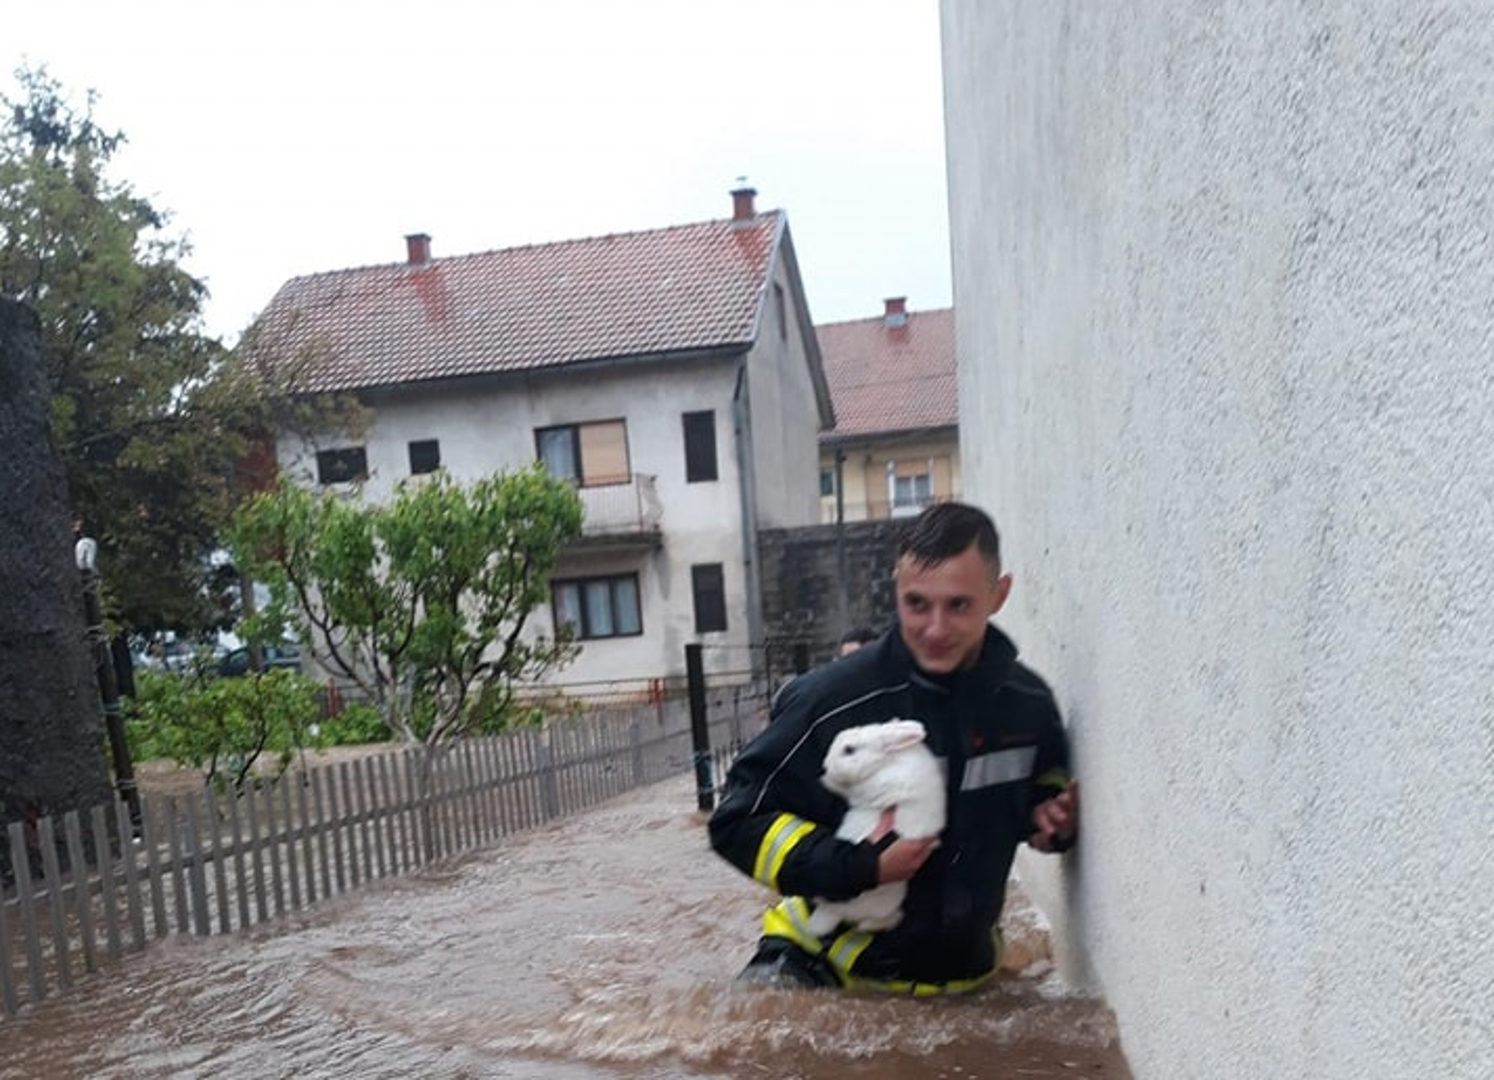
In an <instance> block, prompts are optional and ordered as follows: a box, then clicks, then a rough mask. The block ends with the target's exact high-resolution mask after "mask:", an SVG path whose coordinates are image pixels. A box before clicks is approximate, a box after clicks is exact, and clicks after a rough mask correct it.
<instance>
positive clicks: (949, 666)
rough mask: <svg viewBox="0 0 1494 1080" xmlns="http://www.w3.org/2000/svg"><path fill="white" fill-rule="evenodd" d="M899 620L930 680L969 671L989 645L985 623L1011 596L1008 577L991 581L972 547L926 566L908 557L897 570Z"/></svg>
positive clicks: (985, 565)
mask: <svg viewBox="0 0 1494 1080" xmlns="http://www.w3.org/2000/svg"><path fill="white" fill-rule="evenodd" d="M892 578H893V584H894V585H895V586H896V588H897V617H898V624H899V626H900V628H901V632H902V635H903V642H904V644H906V645H907V646H908V651H909V652H911V653H912V654H913V660H914V662H916V663H917V664H918V666H919V667H920V668H922V669H923V670H924V671H926V672H928V673H929V674H930V675H947V674H949V673H950V672H952V671H959V670H960V669H962V668H967V667H970V666H971V665H972V664H974V663H975V661H976V658H977V657H979V656H980V649H981V645H982V644H983V643H984V642H985V636H986V620H987V619H989V618H990V617H991V616H992V615H994V614H996V612H998V611H1000V610H1001V605H1002V604H1004V603H1006V597H1007V593H1008V592H1010V591H1011V587H1012V579H1011V575H1010V574H1002V575H1001V576H1000V577H993V576H992V573H991V568H990V566H988V565H987V563H986V561H985V559H983V558H982V557H981V554H980V552H979V551H977V550H976V549H975V546H974V545H973V544H972V545H971V546H970V547H968V548H966V549H965V550H964V551H962V552H960V553H959V554H958V555H955V556H952V557H951V558H948V559H945V560H944V561H943V562H941V563H935V564H934V565H932V566H927V565H923V564H920V563H918V562H916V561H914V560H913V559H912V558H911V557H909V556H907V555H904V556H903V557H902V558H900V559H898V561H897V568H896V569H895V570H894V571H893V575H892Z"/></svg>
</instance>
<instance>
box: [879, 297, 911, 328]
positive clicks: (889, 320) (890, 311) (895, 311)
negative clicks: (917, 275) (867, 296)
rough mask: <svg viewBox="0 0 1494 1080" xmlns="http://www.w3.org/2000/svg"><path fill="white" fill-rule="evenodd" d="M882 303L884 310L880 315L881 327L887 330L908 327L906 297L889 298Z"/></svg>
mask: <svg viewBox="0 0 1494 1080" xmlns="http://www.w3.org/2000/svg"><path fill="white" fill-rule="evenodd" d="M883 303H885V304H886V310H885V311H883V313H882V325H883V326H885V327H887V329H889V330H897V329H900V328H902V327H904V326H907V325H908V298H907V297H906V296H889V297H888V298H887V299H886V300H885V301H883Z"/></svg>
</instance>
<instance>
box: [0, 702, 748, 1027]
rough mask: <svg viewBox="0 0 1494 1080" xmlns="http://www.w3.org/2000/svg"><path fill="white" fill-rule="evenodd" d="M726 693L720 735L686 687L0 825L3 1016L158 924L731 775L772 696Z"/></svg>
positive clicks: (279, 912) (268, 917) (315, 889)
mask: <svg viewBox="0 0 1494 1080" xmlns="http://www.w3.org/2000/svg"><path fill="white" fill-rule="evenodd" d="M709 706H710V722H709V726H708V729H709V743H710V745H709V749H708V750H701V749H700V748H698V747H697V746H696V745H695V742H694V741H693V740H692V733H691V725H690V718H689V715H688V710H687V706H686V703H685V702H683V701H660V702H655V703H653V704H650V705H644V706H638V707H634V708H609V709H604V710H596V711H591V712H589V713H587V714H586V715H583V716H579V717H575V718H571V719H567V720H565V721H561V722H554V723H551V724H548V725H546V726H545V727H542V728H525V729H521V730H518V731H514V732H509V733H506V734H503V735H497V736H491V737H483V738H470V739H464V740H461V741H459V742H456V743H454V744H451V745H450V746H447V747H445V748H441V749H437V750H432V751H426V750H424V749H421V748H407V749H398V748H393V747H372V748H370V752H369V753H368V754H367V756H361V757H354V758H352V759H351V760H345V761H341V762H338V763H336V764H328V765H322V766H317V767H312V768H306V769H293V770H291V771H288V772H287V773H285V774H284V775H283V776H281V777H279V778H276V779H272V780H265V781H263V782H261V783H260V784H259V785H257V786H255V787H253V788H252V789H250V790H247V791H245V792H243V793H241V794H239V795H236V796H235V795H225V794H223V793H220V792H217V791H215V790H213V789H211V788H209V787H206V786H203V787H201V788H199V789H196V790H194V791H191V792H189V793H186V794H182V795H175V796H160V795H151V794H149V793H145V794H143V795H142V798H141V815H140V820H139V822H138V825H137V824H136V823H135V822H132V820H131V818H130V816H129V813H128V810H127V808H126V807H125V805H124V804H123V803H120V802H116V803H115V804H114V805H112V806H100V807H95V808H94V809H93V810H92V811H89V812H79V811H70V812H69V813H67V814H63V815H60V816H58V817H56V818H42V819H40V820H38V821H36V822H34V823H22V822H16V823H13V824H11V825H10V826H9V827H8V829H7V833H6V835H5V836H4V837H0V843H8V844H9V850H10V856H11V863H10V864H11V866H12V867H13V868H14V876H15V880H14V881H12V882H8V883H6V887H5V889H4V891H3V895H0V1017H3V1016H9V1015H15V1014H16V1013H17V1012H19V1011H20V1010H21V1009H22V1008H23V1007H24V1006H26V1005H29V1004H37V1003H40V1002H42V1001H44V1000H45V999H47V998H48V997H49V996H51V995H53V994H60V993H67V992H69V991H72V990H74V989H75V988H78V987H80V986H81V985H82V984H83V982H84V981H85V980H86V978H87V976H88V975H89V974H91V973H93V972H96V971H99V970H101V969H102V968H103V967H104V966H105V965H109V964H113V963H115V962H118V961H121V960H123V959H126V958H127V956H128V954H131V953H139V952H142V951H144V950H145V949H146V947H147V946H148V945H149V944H150V943H151V942H152V941H154V940H158V939H162V938H166V937H168V936H170V935H172V934H179V935H189V936H197V937H207V936H210V935H214V934H228V933H234V932H237V931H241V930H245V929H247V928H249V927H251V926H255V925H257V924H262V923H267V922H270V921H272V920H274V919H277V918H280V917H281V916H284V915H285V914H287V913H288V912H292V911H297V910H302V909H305V908H308V907H310V906H311V905H313V904H316V903H318V902H319V901H322V900H326V899H328V898H329V897H332V896H336V895H339V894H342V893H346V892H350V891H352V890H355V889H358V888H359V887H361V886H363V885H365V884H367V883H370V882H373V881H376V880H378V879H381V878H385V877H390V876H395V875H400V874H406V873H409V872H411V871H413V870H416V869H418V868H420V867H423V866H427V865H429V864H431V863H433V862H436V861H438V860H441V859H445V858H448V857H450V856H452V855H455V854H458V853H460V852H463V851H468V850H471V849H473V848H476V847H480V846H482V845H485V844H489V843H492V842H495V841H497V840H500V839H502V838H503V837H505V836H509V835H512V834H514V833H517V832H521V831H523V830H526V829H531V828H534V827H536V826H538V825H542V824H544V823H545V822H548V821H552V820H555V819H556V818H560V817H564V816H566V815H568V814H572V813H576V812H577V811H580V810H584V809H587V808H589V807H592V806H595V805H596V804H598V803H600V802H603V801H605V800H607V799H610V798H613V797H615V796H618V795H621V794H623V793H625V792H628V791H630V790H633V789H635V788H638V787H642V786H645V785H649V784H653V783H656V782H658V781H660V780H664V779H666V778H669V777H671V776H675V775H677V774H679V773H680V772H683V771H685V770H687V769H694V770H695V772H696V775H697V777H700V776H705V777H708V778H711V779H710V783H711V786H712V787H713V788H715V787H719V785H720V782H721V779H722V778H723V777H724V775H725V769H726V766H727V765H728V764H729V762H730V759H731V757H732V756H733V755H734V754H735V752H736V750H737V749H738V748H739V747H740V745H741V744H742V742H743V741H745V739H747V738H749V737H750V736H751V734H752V733H753V732H755V731H756V730H757V729H758V728H759V727H761V724H762V722H763V719H764V710H765V704H764V695H763V694H762V693H761V692H760V691H758V690H755V689H752V688H749V687H746V686H742V687H724V688H720V689H713V690H711V691H710V692H709ZM703 754H704V755H706V758H708V761H707V760H706V758H703V757H702V755H703ZM705 794H706V795H707V797H713V795H714V791H712V792H708V793H705ZM683 809H685V808H682V810H683ZM692 809H693V808H692Z"/></svg>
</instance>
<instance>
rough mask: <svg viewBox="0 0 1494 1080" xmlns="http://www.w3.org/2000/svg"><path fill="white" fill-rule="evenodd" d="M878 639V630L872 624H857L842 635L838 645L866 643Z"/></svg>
mask: <svg viewBox="0 0 1494 1080" xmlns="http://www.w3.org/2000/svg"><path fill="white" fill-rule="evenodd" d="M876 640H877V632H876V631H875V630H873V629H872V628H871V627H870V626H857V627H853V628H852V629H850V630H847V631H846V632H845V633H844V634H841V635H840V640H839V641H837V642H836V643H835V644H837V645H865V644H867V643H868V642H871V641H876Z"/></svg>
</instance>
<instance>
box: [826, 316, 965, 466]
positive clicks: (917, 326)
mask: <svg viewBox="0 0 1494 1080" xmlns="http://www.w3.org/2000/svg"><path fill="white" fill-rule="evenodd" d="M815 334H816V336H817V337H818V338H819V341H820V356H821V358H822V360H823V363H824V366H825V380H826V381H827V382H828V383H829V384H830V399H831V401H832V402H834V404H835V427H834V429H833V430H830V431H825V432H822V433H821V434H820V441H821V442H824V443H834V442H847V441H852V440H864V439H867V438H870V437H873V436H878V435H892V434H899V433H905V432H915V431H927V430H929V429H932V428H943V427H954V426H956V424H958V422H959V400H958V394H957V386H956V376H955V346H954V312H953V311H952V310H951V309H949V308H942V309H940V310H937V311H919V312H909V311H907V310H906V308H905V306H904V302H903V300H902V299H901V298H894V299H892V300H888V301H887V310H886V313H885V314H884V315H882V316H881V317H879V318H875V319H856V320H854V321H851V322H840V323H829V324H827V325H825V326H819V327H816V328H815Z"/></svg>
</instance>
